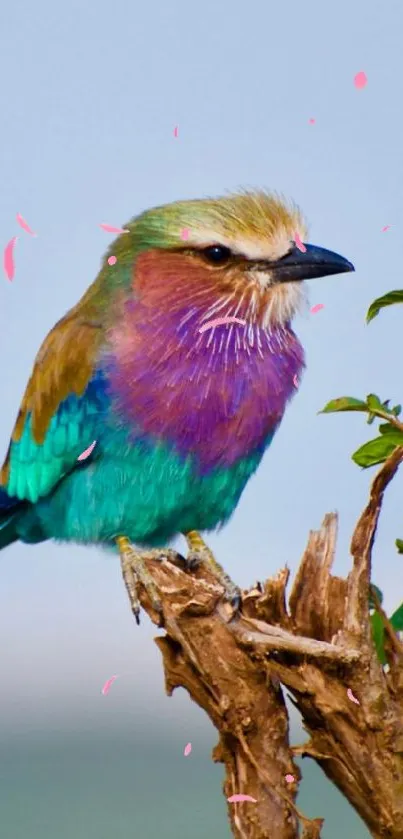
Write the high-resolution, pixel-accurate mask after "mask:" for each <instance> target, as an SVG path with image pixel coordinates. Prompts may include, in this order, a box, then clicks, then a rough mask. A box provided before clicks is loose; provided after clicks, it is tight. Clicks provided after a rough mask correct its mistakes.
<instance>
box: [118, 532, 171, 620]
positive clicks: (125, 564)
mask: <svg viewBox="0 0 403 839" xmlns="http://www.w3.org/2000/svg"><path fill="white" fill-rule="evenodd" d="M117 542H118V547H119V553H120V562H121V568H122V575H123V580H124V582H125V586H126V591H127V593H128V596H129V600H130V605H131V608H132V612H133V615H134V618H135V621H136V624H137V626H140V601H139V598H138V593H137V591H138V587H139V586H140V585H142V586H143V588H144V589H145V590H146V592H147V594H148V597H149V600H150V603H151V607H152V609H153V610H154V611H155V612H157V614H158V615H159V625H160V626H163V623H164V621H163V609H162V602H161V599H160V597H159V594H158V592H157V588H156V585H155V583H154V580H153V578H152V576H151V574H150V572H149V570H148V568H147V566H146V563H145V561H144V557H143V555H142V553H141V552H140V551H136V550H135V549H134V548H133V547H132V545H131V544H130V542H129V541H128V540H127V539H125V537H120V539H118V540H117Z"/></svg>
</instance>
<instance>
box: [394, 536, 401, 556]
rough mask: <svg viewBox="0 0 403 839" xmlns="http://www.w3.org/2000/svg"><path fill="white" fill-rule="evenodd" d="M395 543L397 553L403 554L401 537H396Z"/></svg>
mask: <svg viewBox="0 0 403 839" xmlns="http://www.w3.org/2000/svg"><path fill="white" fill-rule="evenodd" d="M395 545H396V547H397V552H398V553H399V554H403V539H396V542H395Z"/></svg>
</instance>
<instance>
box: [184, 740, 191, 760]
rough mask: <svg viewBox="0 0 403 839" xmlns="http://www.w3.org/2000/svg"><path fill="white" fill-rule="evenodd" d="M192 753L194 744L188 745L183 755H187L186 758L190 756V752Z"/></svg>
mask: <svg viewBox="0 0 403 839" xmlns="http://www.w3.org/2000/svg"><path fill="white" fill-rule="evenodd" d="M191 751H192V744H191V743H186V746H185V750H184V752H183V754H184V755H185V757H187V756H188V755H190V752H191Z"/></svg>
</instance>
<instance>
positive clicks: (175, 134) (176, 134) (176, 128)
mask: <svg viewBox="0 0 403 839" xmlns="http://www.w3.org/2000/svg"><path fill="white" fill-rule="evenodd" d="M177 136H178V126H177V125H175V128H174V137H177Z"/></svg>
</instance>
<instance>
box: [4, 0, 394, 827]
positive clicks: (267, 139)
mask: <svg viewBox="0 0 403 839" xmlns="http://www.w3.org/2000/svg"><path fill="white" fill-rule="evenodd" d="M402 25H403V7H402V4H401V3H400V2H399V0H388V2H387V3H385V4H379V3H377V2H375V0H369V2H368V0H367V2H364V0H339V2H338V3H337V4H324V3H323V2H319V0H307V2H305V3H304V4H303V5H301V4H300V3H297V2H296V0H289V2H288V3H287V4H281V3H274V2H261V3H259V2H256V0H250V2H248V3H247V4H243V3H240V4H239V5H237V4H235V3H234V2H230V0H221V2H218V3H217V2H216V1H215V2H214V0H206V2H204V3H203V4H193V5H192V4H190V3H189V2H184V0H171V2H169V3H161V2H158V0H150V2H149V3H148V4H141V5H140V4H139V3H133V2H129V0H127V2H121V1H119V0H116V2H115V3H114V4H110V3H107V2H105V0H98V2H96V3H95V2H90V0H88V2H87V3H82V2H79V0H69V2H68V3H64V4H57V3H53V2H50V0H37V2H36V3H29V2H28V0H22V1H21V2H20V3H18V4H15V5H12V4H10V5H8V7H7V8H4V9H3V10H2V47H1V51H0V69H1V86H0V102H1V113H2V132H1V136H0V173H1V178H0V183H1V191H0V231H1V242H2V245H1V247H2V248H3V247H4V246H5V245H6V243H7V242H8V241H9V240H10V239H11V238H12V237H13V236H15V235H18V236H19V239H18V241H17V244H16V249H15V260H16V274H15V279H14V281H13V282H12V283H9V282H8V281H7V279H6V278H5V276H4V275H2V278H1V281H0V326H1V329H0V350H1V358H2V359H3V363H2V370H1V393H2V410H1V414H0V444H1V446H0V448H1V450H2V451H3V452H4V453H5V451H6V448H7V445H8V439H9V435H10V432H11V429H12V425H13V422H14V419H15V415H16V412H17V410H18V406H19V402H20V399H21V396H22V393H23V390H24V388H25V384H26V381H27V378H28V376H29V373H30V369H31V365H32V362H33V358H34V356H35V354H36V352H37V350H38V348H39V345H40V343H41V342H42V340H43V338H44V336H45V334H46V333H47V331H48V330H49V329H50V328H51V327H52V326H53V324H54V323H55V322H56V321H57V320H58V319H59V318H60V317H61V316H62V315H63V314H64V312H65V311H66V310H67V309H68V308H69V307H70V306H71V305H73V304H74V303H75V302H76V301H77V300H78V299H79V297H80V296H81V294H82V293H83V291H84V290H85V289H86V287H87V286H88V285H89V283H90V282H91V281H92V280H93V279H94V277H95V275H96V274H97V271H98V267H99V265H100V260H101V256H102V254H103V253H104V251H105V250H106V248H107V247H108V245H109V243H110V241H111V236H110V235H109V234H107V233H105V232H104V231H102V230H101V228H100V227H99V224H100V223H101V222H107V223H109V224H113V225H116V226H120V225H124V223H125V222H127V221H128V220H129V219H130V218H131V217H132V216H134V215H136V214H138V213H140V212H141V211H143V210H144V209H146V208H147V207H150V206H153V205H156V204H161V203H164V202H169V201H173V200H176V199H180V198H192V197H203V196H207V195H217V194H218V195H219V194H221V193H222V192H224V191H226V190H232V189H235V188H237V187H238V186H266V187H271V188H273V189H276V190H279V191H281V192H283V193H285V194H286V195H288V196H290V197H292V198H294V199H295V201H297V202H298V203H299V204H300V205H301V207H302V208H303V210H304V212H305V214H306V216H307V217H308V220H309V223H310V241H311V242H312V243H314V244H317V245H321V246H323V247H328V248H331V249H333V250H335V251H338V252H340V253H342V254H343V255H344V256H346V257H347V258H348V259H350V260H352V261H353V262H354V263H355V266H356V273H355V274H346V275H341V276H337V277H330V278H327V279H319V280H316V281H314V282H311V283H310V285H309V294H310V305H311V306H313V305H316V304H318V303H321V304H323V305H324V308H323V309H322V310H321V311H319V312H317V313H316V314H311V313H310V311H309V307H308V308H307V311H306V312H305V313H304V314H303V315H302V316H301V317H299V318H298V320H297V321H296V324H295V328H296V331H297V333H298V334H299V336H300V338H301V339H302V342H303V344H304V346H305V349H306V354H307V364H308V367H307V372H306V374H305V376H304V378H303V380H302V382H301V387H300V390H299V392H298V394H297V395H296V397H295V399H294V401H293V403H292V405H291V406H290V408H289V409H288V413H287V415H286V418H285V420H284V421H283V424H282V426H281V429H280V431H279V432H278V434H277V437H276V440H275V442H274V444H273V446H272V447H271V449H270V450H269V451H268V452H267V454H266V456H265V458H264V462H263V464H262V466H261V468H260V469H259V471H258V473H257V475H256V476H255V477H254V478H253V479H252V480H251V482H250V484H249V485H248V487H247V489H246V491H245V493H244V495H243V497H242V500H241V503H240V505H239V508H238V510H237V512H236V514H235V515H234V517H233V519H232V521H231V522H230V524H229V525H228V526H227V527H226V529H225V530H223V531H222V532H221V533H219V534H216V535H215V534H213V535H211V536H210V537H209V543H210V545H211V547H212V548H213V549H214V550H215V552H216V555H217V557H218V558H219V560H220V561H221V562H222V563H223V564H224V565H226V566H228V569H229V570H230V572H231V575H232V576H233V577H234V579H235V580H237V581H238V583H239V584H240V585H242V586H247V585H249V584H251V583H253V582H254V581H255V580H256V579H263V578H265V577H266V576H268V575H271V574H273V573H275V572H276V570H277V569H278V568H280V567H282V566H284V564H285V563H287V564H288V566H289V567H290V568H291V570H292V572H295V569H296V568H297V565H298V562H299V559H300V556H301V554H302V552H303V550H304V546H305V543H306V539H307V536H308V531H309V530H310V529H311V528H316V527H318V526H319V525H320V523H321V521H322V518H323V516H324V514H325V513H326V512H327V511H330V510H334V509H336V510H338V511H339V514H340V534H339V543H338V554H337V562H336V567H335V571H336V573H338V574H340V575H345V574H347V573H348V571H349V569H350V555H349V541H350V537H351V534H352V529H353V527H354V523H355V521H356V519H357V517H358V515H359V513H360V511H361V510H362V508H363V506H364V504H365V503H366V498H367V493H368V486H369V482H370V479H371V477H372V473H373V470H369V471H361V470H360V469H358V467H356V466H355V465H354V464H353V463H352V461H351V459H350V455H351V453H352V452H353V451H354V450H355V449H356V448H357V447H358V446H359V445H360V444H362V443H363V442H364V441H365V440H366V439H369V438H370V437H371V436H375V434H374V426H372V428H369V427H368V426H367V425H366V424H365V420H364V419H363V417H362V416H360V415H359V414H356V415H352V414H350V415H349V414H341V415H332V416H320V415H318V411H319V410H320V409H321V408H322V407H323V406H324V405H325V403H326V402H327V401H328V400H329V399H331V398H333V397H336V396H342V395H352V396H356V397H364V396H365V395H366V394H367V393H369V392H375V393H378V394H379V395H380V396H381V398H382V399H386V398H390V399H393V400H395V402H398V401H399V398H400V399H401V398H402V386H401V378H400V369H401V364H400V348H401V339H400V338H399V337H398V336H400V335H401V330H402V314H403V313H402V311H401V309H400V307H398V306H396V307H392V308H391V309H389V310H385V311H383V312H381V314H380V315H379V317H378V318H377V319H376V320H375V321H374V322H373V323H371V324H370V325H369V326H368V327H367V326H366V325H365V321H364V318H365V313H366V310H367V307H368V305H369V304H370V302H371V301H372V300H373V299H374V298H375V297H377V296H379V295H381V294H383V293H385V292H387V291H389V290H391V289H393V288H400V287H402V286H403V280H402V270H401V269H402V256H401V253H402V251H401V238H402V226H403V205H402V200H401V196H402V148H403V122H402V113H401V107H400V105H399V104H398V103H400V102H401V101H402V93H403V91H402V87H403V54H402V50H401V31H402ZM359 71H364V72H365V73H366V74H367V77H368V84H367V86H366V87H365V88H364V89H362V90H357V89H356V88H355V86H354V81H353V80H354V76H355V74H356V73H358V72H359ZM176 127H177V131H175V128H176ZM175 134H177V136H175ZM17 212H19V213H21V214H22V216H23V217H24V218H25V219H26V220H27V222H28V224H30V225H31V227H32V228H33V230H35V231H37V233H38V238H36V239H34V238H32V237H30V236H29V235H27V234H26V233H24V232H23V231H22V230H21V229H20V228H19V227H18V225H17V223H16V221H15V216H16V213H17ZM387 225H390V229H388V230H387V231H385V232H382V228H383V227H385V226H387ZM401 495H402V477H401V476H397V478H396V479H395V481H394V483H393V484H392V486H391V487H390V488H389V489H388V490H387V496H386V500H385V505H384V511H383V513H382V517H381V523H380V527H379V531H378V536H377V542H376V548H375V552H374V575H373V576H374V582H376V583H377V585H379V586H380V588H381V589H383V591H384V594H385V606H386V609H387V611H388V613H390V611H391V610H393V609H394V608H395V607H396V606H397V605H398V604H399V602H400V600H399V593H400V599H401V591H402V583H403V574H402V558H401V557H398V556H397V554H396V551H395V548H394V539H395V538H396V537H400V538H403V521H402V515H401V514H402V503H401ZM155 632H156V630H155V628H154V627H153V626H152V625H151V623H150V622H149V620H148V618H147V617H146V616H144V618H143V621H142V626H141V627H140V629H137V628H136V627H135V625H134V622H133V620H132V617H131V613H130V609H129V605H128V602H127V599H126V593H125V591H124V588H123V585H122V582H121V577H120V570H119V567H118V566H117V565H116V561H115V560H114V558H113V557H110V556H108V555H104V554H103V553H102V552H100V551H98V550H95V549H85V550H84V549H81V548H78V547H75V546H73V545H68V546H57V545H54V544H44V545H38V546H36V547H28V546H23V545H18V544H17V545H15V546H13V547H11V548H10V549H8V550H7V551H5V552H4V553H2V554H1V557H0V647H1V675H2V683H1V698H0V706H1V715H0V744H1V754H2V761H1V768H0V781H1V783H0V811H1V821H2V835H3V836H4V837H5V839H25V837H26V836H27V835H28V834H29V836H30V837H31V839H54V837H58V839H93V838H94V839H95V837H96V839H107V838H108V839H109V837H110V836H113V837H115V839H130V837H140V836H147V837H149V839H156V837H162V839H165V838H166V839H205V837H207V836H213V837H214V839H228V837H229V836H230V833H229V828H228V826H227V820H226V803H225V800H224V798H223V796H222V791H221V782H222V778H223V773H222V769H221V767H220V766H215V765H213V764H212V762H211V759H210V754H211V749H212V747H213V745H214V744H215V742H216V739H217V738H216V735H215V732H214V730H213V729H212V727H211V726H210V724H209V721H208V720H207V719H205V718H204V715H203V714H202V712H201V711H199V709H198V708H197V707H196V706H194V705H193V704H192V703H191V701H190V700H189V698H188V696H187V695H186V694H185V692H184V691H179V692H177V693H176V694H175V695H174V696H173V698H172V699H168V698H167V697H166V696H165V694H164V684H163V675H162V667H161V661H160V654H159V652H158V650H157V648H156V646H155V644H154V643H153V640H152V639H153V636H154V635H155ZM114 674H117V675H118V676H119V678H118V679H117V680H116V681H115V682H114V684H113V685H112V687H111V689H110V692H109V694H108V695H107V696H102V695H101V688H102V685H103V683H104V682H105V680H106V679H108V678H110V677H111V676H112V675H114ZM290 713H291V729H292V730H291V740H292V742H302V738H303V736H304V735H303V732H302V731H301V728H300V722H299V720H298V718H297V716H296V714H295V712H294V710H291V711H290ZM187 742H191V743H192V752H191V754H190V755H189V757H187V758H185V757H184V756H183V749H184V747H185V745H186V743H187ZM302 767H303V773H304V780H303V783H302V786H301V793H300V797H299V805H300V807H301V808H302V809H303V810H304V811H305V812H306V813H307V814H308V815H311V816H313V817H319V816H321V817H323V818H325V825H324V828H323V837H324V839H338V837H339V836H340V835H343V834H345V835H346V836H348V837H349V839H365V837H368V832H367V830H366V829H365V827H364V825H363V824H362V822H361V820H360V819H359V818H358V817H357V816H356V815H355V813H354V812H353V811H352V809H351V808H350V807H349V805H348V804H347V803H346V802H345V801H344V800H343V798H342V797H341V795H340V794H339V793H338V792H337V790H335V789H334V788H333V787H332V786H331V785H330V784H329V783H328V781H327V780H326V778H325V777H324V775H323V774H322V772H321V771H320V770H319V769H318V768H317V767H316V766H315V765H314V764H313V763H312V762H311V761H309V760H305V761H303V764H302ZM273 839H274V837H273Z"/></svg>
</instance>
